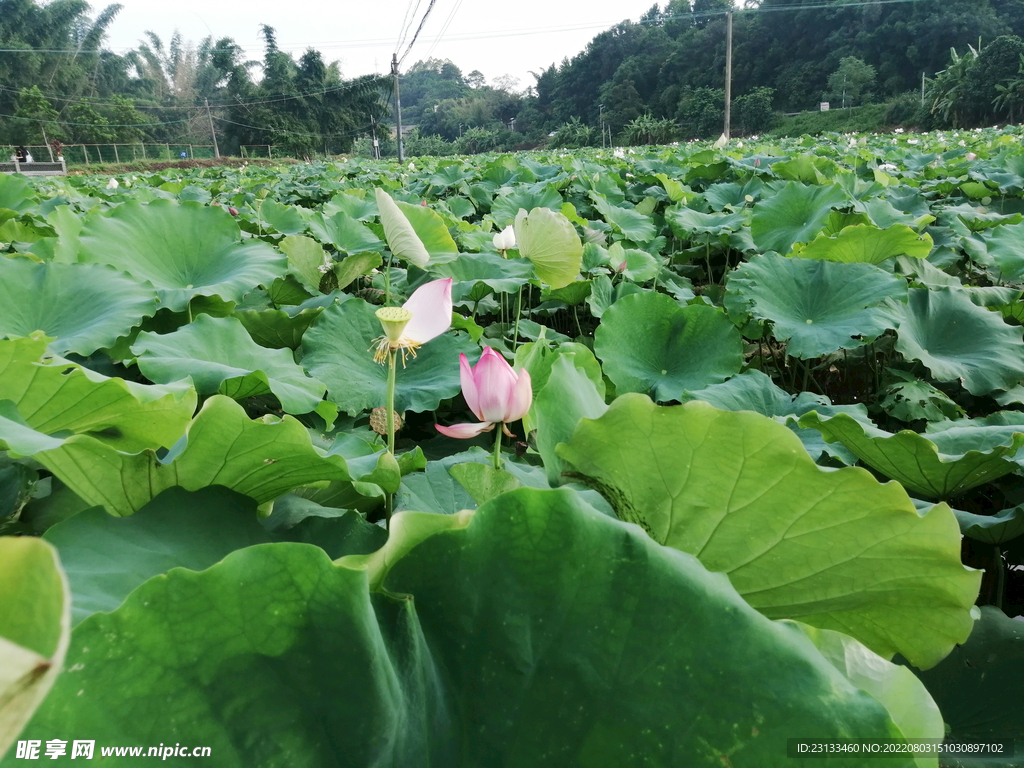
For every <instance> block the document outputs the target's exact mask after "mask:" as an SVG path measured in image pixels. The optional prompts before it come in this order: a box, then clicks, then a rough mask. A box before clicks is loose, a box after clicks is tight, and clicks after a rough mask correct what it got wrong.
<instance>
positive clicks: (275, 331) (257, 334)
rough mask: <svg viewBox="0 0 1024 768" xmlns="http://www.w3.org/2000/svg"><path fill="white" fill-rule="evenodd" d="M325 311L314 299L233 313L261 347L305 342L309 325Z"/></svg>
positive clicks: (292, 347) (278, 346)
mask: <svg viewBox="0 0 1024 768" xmlns="http://www.w3.org/2000/svg"><path fill="white" fill-rule="evenodd" d="M323 311H324V308H323V307H322V306H315V305H311V303H310V302H307V303H305V304H300V305H298V306H291V307H288V306H286V307H282V308H281V309H272V308H270V307H267V308H264V309H246V308H239V309H236V310H235V312H234V314H233V315H232V317H234V318H236V319H237V320H238V321H239V322H240V323H241V324H242V325H243V326H244V327H245V330H246V332H247V333H248V334H249V336H250V338H252V340H253V341H255V342H256V343H257V344H259V345H260V346H261V347H269V348H270V349H284V348H286V347H287V348H289V349H295V348H296V347H298V346H299V344H301V343H302V335H303V334H304V333H305V332H306V329H308V328H309V326H311V325H312V324H313V322H314V321H315V320H316V319H317V318H318V317H319V316H320V313H321V312H323Z"/></svg>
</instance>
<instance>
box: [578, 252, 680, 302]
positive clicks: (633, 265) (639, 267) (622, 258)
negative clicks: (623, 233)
mask: <svg viewBox="0 0 1024 768" xmlns="http://www.w3.org/2000/svg"><path fill="white" fill-rule="evenodd" d="M608 256H609V257H610V259H611V263H612V264H614V265H615V268H616V269H619V268H621V267H622V265H623V264H625V265H626V266H625V268H623V269H622V274H623V276H625V278H626V279H627V280H632V281H633V282H634V283H646V282H647V281H648V280H653V279H654V278H655V277H657V275H658V273H659V272H660V271H661V267H662V264H661V261H660V260H659V259H657V258H655V257H654V256H651V254H649V253H648V252H647V251H638V250H637V249H635V248H628V249H627V248H623V247H622V244H621V243H613V244H612V247H611V248H609V249H608ZM574 285H575V284H574ZM588 295H589V292H588Z"/></svg>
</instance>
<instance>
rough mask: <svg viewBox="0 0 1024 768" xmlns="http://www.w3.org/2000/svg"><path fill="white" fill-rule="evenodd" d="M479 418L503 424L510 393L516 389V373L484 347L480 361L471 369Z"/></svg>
mask: <svg viewBox="0 0 1024 768" xmlns="http://www.w3.org/2000/svg"><path fill="white" fill-rule="evenodd" d="M473 380H474V382H475V384H476V391H477V401H478V404H479V407H480V416H481V417H482V418H483V420H484V421H492V422H499V423H500V422H503V421H504V420H505V411H506V410H508V404H509V401H510V400H511V399H512V392H513V391H514V390H515V387H516V380H517V377H516V373H515V371H513V370H512V366H510V365H509V364H508V363H507V362H505V358H503V357H502V356H501V355H499V354H498V353H497V352H495V351H494V350H493V349H491V348H490V347H484V353H483V355H481V356H480V361H479V362H478V363H477V364H476V367H475V368H474V369H473Z"/></svg>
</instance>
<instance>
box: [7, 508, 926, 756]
mask: <svg viewBox="0 0 1024 768" xmlns="http://www.w3.org/2000/svg"><path fill="white" fill-rule="evenodd" d="M556 553H557V556H555V554H556ZM378 583H379V584H380V590H381V591H379V592H370V591H369V589H368V587H369V586H370V585H372V584H378ZM210 616H217V617H218V620H217V621H215V622H211V621H209V620H208V617H210ZM510 616H514V617H516V619H515V621H510V620H509V617H510ZM709 639H711V640H713V642H712V641H709ZM652 648H657V649H659V651H658V653H657V654H656V656H655V658H654V662H655V663H652V657H651V649H652ZM67 663H68V669H69V671H68V672H67V673H66V674H65V675H64V676H62V677H61V678H60V679H59V680H58V683H57V686H56V687H55V688H54V690H53V691H52V692H51V694H50V696H49V697H48V698H47V700H46V702H45V703H44V705H43V707H42V708H41V709H40V710H39V711H38V712H37V714H36V716H35V717H34V718H33V720H32V722H31V723H30V724H29V726H28V728H27V729H26V731H25V738H29V739H32V738H40V737H41V735H42V738H45V734H52V733H53V732H54V731H55V730H60V729H63V730H66V731H68V732H74V733H79V732H80V733H88V734H90V738H92V737H93V736H95V738H96V740H97V741H98V742H101V743H114V742H116V741H118V740H121V741H123V742H125V743H149V741H151V740H152V734H154V733H156V732H157V731H159V732H161V734H162V738H163V739H164V742H165V743H175V742H183V743H184V742H187V743H195V744H202V745H205V746H209V747H210V749H211V753H212V755H213V756H215V759H216V761H217V765H218V766H222V767H223V768H235V767H236V766H238V767H239V768H240V767H241V766H252V765H266V766H271V765H277V764H283V763H281V760H280V758H281V755H282V754H287V760H288V761H289V762H290V763H291V764H301V765H303V766H309V767H310V768H321V767H323V768H326V766H336V765H338V764H339V755H340V756H342V757H341V760H343V762H344V763H346V764H349V765H358V766H368V765H377V766H386V767H391V766H393V767H394V768H398V766H402V768H426V766H429V765H444V766H471V765H473V766H475V765H505V766H537V765H544V764H550V765H559V766H565V767H566V768H579V767H581V766H589V767H590V768H633V767H637V768H639V766H644V765H651V764H657V765H675V764H679V765H686V766H694V768H710V766H721V765H722V764H723V757H725V758H726V759H727V760H728V761H729V764H731V765H733V766H735V767H736V768H753V767H754V766H764V765H770V764H772V763H773V761H777V760H778V759H779V758H778V755H783V754H785V750H786V743H787V739H788V738H791V737H792V733H794V732H797V731H799V732H800V733H801V734H803V737H804V738H814V737H825V736H833V735H834V734H836V733H842V734H843V735H844V736H848V737H854V738H856V737H874V738H892V739H897V740H901V739H902V738H903V734H902V733H901V731H900V729H899V727H898V725H897V724H896V723H895V721H894V720H893V718H892V716H890V714H889V713H888V711H887V710H886V709H885V707H884V706H883V704H882V703H880V702H879V701H878V700H877V699H875V698H873V697H872V696H871V695H866V694H865V692H864V691H862V690H861V689H859V688H858V687H857V686H856V685H855V684H853V683H851V682H850V679H849V678H848V677H847V674H848V664H847V665H844V670H842V671H841V670H839V669H837V668H836V667H835V666H833V664H832V663H830V662H829V660H828V659H827V658H826V657H825V656H823V655H822V654H821V652H819V651H818V650H817V648H816V646H815V645H814V643H812V642H811V641H810V639H809V638H808V637H807V635H806V634H804V632H803V631H801V630H800V629H798V628H796V627H794V626H790V625H784V624H776V623H773V622H771V621H769V620H767V619H766V618H764V617H763V616H761V615H760V614H758V613H757V612H756V611H754V610H752V609H751V608H750V607H749V606H747V605H746V603H745V602H744V601H743V600H742V599H741V598H740V597H739V596H738V595H737V594H736V593H735V591H734V590H733V589H732V588H731V587H730V585H729V583H728V581H727V580H726V579H725V578H723V577H721V576H717V575H714V574H709V573H708V572H707V571H705V570H704V569H703V568H702V567H701V566H700V564H699V563H698V562H697V561H696V560H694V559H693V558H690V557H686V556H683V555H681V554H680V553H678V552H673V551H671V550H668V549H665V548H662V547H659V546H658V545H656V544H655V543H654V542H652V541H650V540H649V539H647V538H646V537H645V536H643V534H642V533H641V532H640V531H639V530H638V529H636V528H633V527H631V526H626V525H623V524H622V523H620V522H618V521H616V520H612V519H609V518H607V517H604V516H602V515H600V514H599V513H596V512H594V511H593V510H590V509H589V508H588V507H587V506H586V505H585V504H583V503H581V502H580V501H579V500H578V499H577V498H576V497H575V496H574V495H573V494H572V493H571V492H569V491H532V490H526V489H520V490H516V491H512V492H511V493H507V494H504V495H502V496H501V497H499V498H497V499H495V500H493V501H491V502H489V503H488V504H485V505H484V506H483V507H481V509H480V510H478V511H477V512H476V513H464V514H462V515H454V516H452V515H426V514H416V513H403V514H401V515H399V516H396V519H394V520H393V521H392V533H391V538H390V539H389V541H388V544H387V546H386V547H385V548H384V549H383V550H381V553H380V556H379V557H374V556H371V557H370V558H366V557H348V558H344V559H342V560H340V561H339V562H338V563H332V562H331V561H330V559H329V558H328V557H327V556H326V555H325V554H324V553H323V552H322V551H321V550H319V549H318V548H316V547H312V546H308V545H301V544H285V543H281V544H263V545H258V546H253V547H248V548H246V549H243V550H241V551H237V552H234V553H232V554H230V555H228V556H227V557H226V558H225V559H224V560H223V561H221V562H220V563H218V564H216V565H214V566H212V567H211V568H209V569H207V570H205V571H202V572H200V573H196V572H193V571H188V570H185V569H174V570H171V571H170V572H168V573H167V575H166V576H163V577H160V578H155V579H151V580H150V581H148V582H146V583H145V584H143V585H142V586H141V587H139V588H138V589H137V590H135V592H133V593H132V594H131V595H129V597H128V598H127V599H126V600H125V602H124V604H123V605H122V606H121V607H120V608H118V609H117V610H116V611H114V612H113V613H109V614H105V613H98V614H95V615H93V616H91V617H89V618H88V619H86V620H85V621H84V622H82V624H80V625H79V626H78V627H77V628H76V631H75V637H74V641H73V644H72V648H71V650H70V652H69V654H68V658H67ZM779 670H785V671H786V675H785V677H784V678H783V677H781V676H780V674H779ZM780 681H782V682H780ZM783 683H784V684H783ZM341 690H343V691H346V692H347V693H346V695H343V696H339V695H338V691H341ZM115 691H116V692H117V695H113V692H115ZM168 697H172V698H173V701H174V702H175V708H174V711H173V716H169V713H168V709H167V701H168ZM570 711H571V712H573V716H572V717H571V718H565V717H564V716H562V715H560V714H559V713H565V712H570ZM679 723H688V724H689V725H688V726H687V727H686V728H680V727H678V724H679ZM254 729H257V730H256V731H255V732H256V733H258V734H259V737H258V738H254V737H253V736H252V734H253V733H254ZM890 762H891V764H892V765H893V766H899V768H908V767H909V766H912V765H914V762H913V760H912V759H909V758H908V759H906V760H901V759H899V758H896V759H893V760H891V761H890ZM825 764H826V761H825V760H815V759H810V760H808V761H807V765H808V766H809V768H815V767H816V766H823V765H825ZM827 764H828V765H830V766H849V767H850V768H852V767H853V766H856V765H859V764H860V761H859V760H855V759H844V758H842V757H835V758H830V759H829V760H828V761H827Z"/></svg>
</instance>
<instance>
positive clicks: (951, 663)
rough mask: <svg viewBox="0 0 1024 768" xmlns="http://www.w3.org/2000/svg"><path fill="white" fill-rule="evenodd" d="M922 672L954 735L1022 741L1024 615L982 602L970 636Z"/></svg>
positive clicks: (921, 674)
mask: <svg viewBox="0 0 1024 768" xmlns="http://www.w3.org/2000/svg"><path fill="white" fill-rule="evenodd" d="M917 675H918V677H920V678H921V682H923V683H924V685H925V687H926V688H927V689H928V692H929V693H930V694H931V695H932V697H933V698H934V699H935V703H936V704H938V705H939V709H940V710H941V711H942V716H943V719H945V721H946V722H947V723H948V724H949V727H950V731H951V732H950V737H951V738H954V739H956V738H963V739H970V738H975V739H993V740H995V739H1018V744H1019V743H1020V742H1019V740H1020V739H1024V697H1022V696H1021V695H1020V692H1021V690H1024V621H1017V620H1014V619H1011V618H1009V617H1008V616H1007V615H1006V614H1004V613H1003V612H1002V611H1000V610H999V609H998V608H995V607H993V606H990V605H986V606H982V608H981V618H980V619H979V620H978V622H977V623H976V624H975V626H974V631H973V632H971V636H970V638H969V639H968V640H967V642H966V643H964V644H963V645H961V646H960V647H959V648H955V649H953V652H952V653H951V654H949V656H948V657H946V659H945V660H944V661H943V662H942V663H941V664H939V665H938V666H937V667H935V668H934V669H929V670H927V671H924V672H918V673H917ZM996 764H998V765H1005V764H1006V763H1001V762H1000V763H993V765H996Z"/></svg>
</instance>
